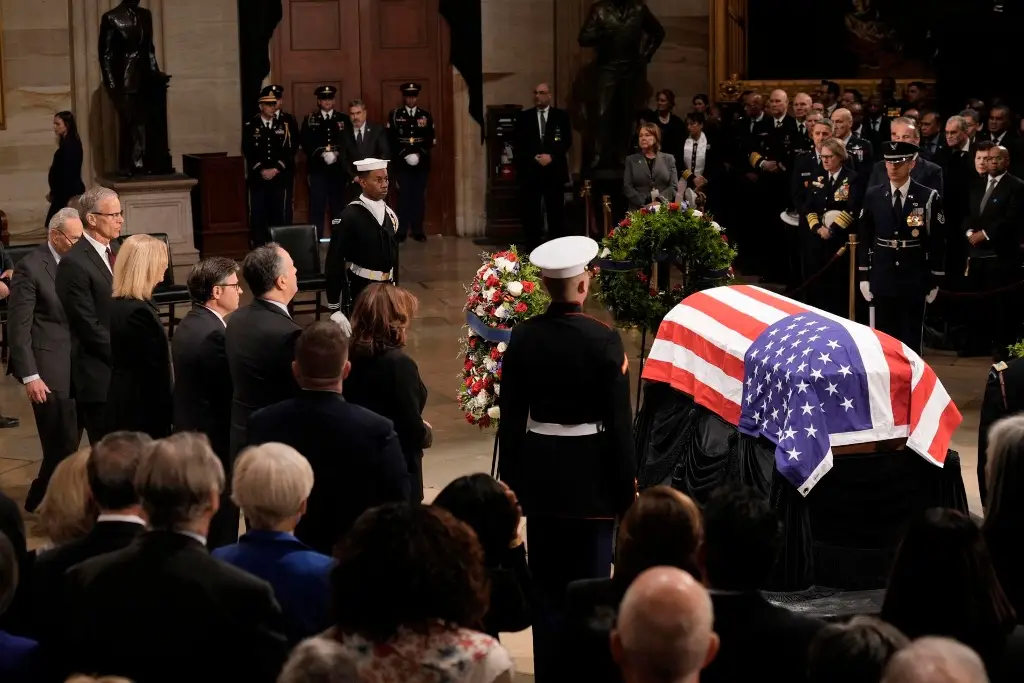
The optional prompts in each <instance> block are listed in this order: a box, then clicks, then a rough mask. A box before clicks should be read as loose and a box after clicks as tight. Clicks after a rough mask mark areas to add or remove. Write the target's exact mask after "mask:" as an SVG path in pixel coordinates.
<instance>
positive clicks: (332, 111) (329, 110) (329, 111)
mask: <svg viewBox="0 0 1024 683" xmlns="http://www.w3.org/2000/svg"><path fill="white" fill-rule="evenodd" d="M333 113H334V110H333V109H328V110H327V111H324V110H323V109H321V110H320V116H322V117H324V118H325V119H329V118H330V117H331V114H333Z"/></svg>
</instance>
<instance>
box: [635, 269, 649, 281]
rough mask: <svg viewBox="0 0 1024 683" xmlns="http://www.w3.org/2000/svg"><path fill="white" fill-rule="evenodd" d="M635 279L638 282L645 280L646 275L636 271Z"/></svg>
mask: <svg viewBox="0 0 1024 683" xmlns="http://www.w3.org/2000/svg"><path fill="white" fill-rule="evenodd" d="M636 279H637V280H639V281H640V282H647V275H645V274H644V273H641V272H639V271H637V274H636Z"/></svg>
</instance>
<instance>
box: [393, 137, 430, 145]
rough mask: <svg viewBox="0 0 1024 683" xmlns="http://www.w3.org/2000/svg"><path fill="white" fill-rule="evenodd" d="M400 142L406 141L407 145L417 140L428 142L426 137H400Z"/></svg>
mask: <svg viewBox="0 0 1024 683" xmlns="http://www.w3.org/2000/svg"><path fill="white" fill-rule="evenodd" d="M398 141H399V142H404V143H405V144H407V145H414V144H416V143H417V142H426V138H398Z"/></svg>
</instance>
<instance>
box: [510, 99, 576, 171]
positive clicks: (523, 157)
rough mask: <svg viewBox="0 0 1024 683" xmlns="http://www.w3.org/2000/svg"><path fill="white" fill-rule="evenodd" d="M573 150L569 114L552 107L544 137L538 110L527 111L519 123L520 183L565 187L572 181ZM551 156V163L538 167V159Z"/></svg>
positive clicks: (523, 112)
mask: <svg viewBox="0 0 1024 683" xmlns="http://www.w3.org/2000/svg"><path fill="white" fill-rule="evenodd" d="M570 147H572V124H571V123H570V121H569V114H568V112H566V111H565V110H564V109H558V108H557V107H550V108H548V118H547V125H546V126H545V128H544V137H543V138H541V136H540V119H539V117H538V114H537V108H536V107H533V108H531V109H525V110H523V111H521V112H520V113H519V117H518V119H517V120H516V135H515V148H514V151H515V163H516V172H517V174H518V180H519V183H520V184H527V185H530V184H532V185H550V184H555V185H564V184H565V183H566V182H568V180H569V161H568V158H567V156H566V155H567V154H568V153H569V148H570ZM538 154H550V155H551V163H550V164H548V165H547V166H541V165H540V164H538V163H537V162H536V161H535V160H534V157H536V156H537V155H538Z"/></svg>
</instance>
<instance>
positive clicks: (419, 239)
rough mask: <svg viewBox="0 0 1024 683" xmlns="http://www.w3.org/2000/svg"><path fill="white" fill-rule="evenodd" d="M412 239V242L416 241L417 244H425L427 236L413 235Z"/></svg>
mask: <svg viewBox="0 0 1024 683" xmlns="http://www.w3.org/2000/svg"><path fill="white" fill-rule="evenodd" d="M412 238H413V239H414V240H416V241H417V242H426V241H427V236H426V235H413V236H412Z"/></svg>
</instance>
